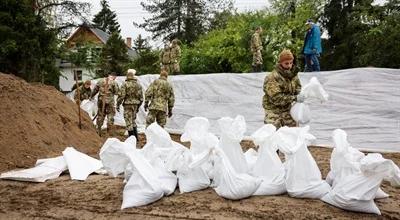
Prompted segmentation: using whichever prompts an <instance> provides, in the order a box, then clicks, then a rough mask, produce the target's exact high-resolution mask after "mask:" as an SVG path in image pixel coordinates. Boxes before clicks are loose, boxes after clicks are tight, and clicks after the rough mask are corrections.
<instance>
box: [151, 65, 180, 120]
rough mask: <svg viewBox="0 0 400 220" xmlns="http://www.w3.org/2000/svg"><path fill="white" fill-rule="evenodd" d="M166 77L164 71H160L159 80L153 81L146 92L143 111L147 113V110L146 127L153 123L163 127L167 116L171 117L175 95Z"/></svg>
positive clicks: (166, 74)
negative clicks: (155, 122)
mask: <svg viewBox="0 0 400 220" xmlns="http://www.w3.org/2000/svg"><path fill="white" fill-rule="evenodd" d="M167 77H168V73H167V72H166V71H165V70H161V72H160V78H159V79H156V80H155V81H153V82H152V83H151V84H150V86H149V88H147V90H146V94H145V101H144V110H145V111H147V109H149V114H148V115H147V118H146V127H147V126H149V125H150V124H152V123H153V122H154V121H157V123H158V124H159V125H160V126H161V127H164V126H165V124H166V123H167V115H168V117H169V118H170V117H171V116H172V108H173V107H174V103H175V95H174V90H173V89H172V86H171V84H170V83H169V82H168V81H167ZM149 103H150V105H149Z"/></svg>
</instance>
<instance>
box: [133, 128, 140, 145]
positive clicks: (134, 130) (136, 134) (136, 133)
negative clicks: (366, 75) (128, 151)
mask: <svg viewBox="0 0 400 220" xmlns="http://www.w3.org/2000/svg"><path fill="white" fill-rule="evenodd" d="M132 132H133V135H135V138H136V143H139V136H138V132H137V127H134V128H133V131H132Z"/></svg>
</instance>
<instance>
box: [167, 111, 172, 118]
mask: <svg viewBox="0 0 400 220" xmlns="http://www.w3.org/2000/svg"><path fill="white" fill-rule="evenodd" d="M171 117H172V110H170V111H168V118H171Z"/></svg>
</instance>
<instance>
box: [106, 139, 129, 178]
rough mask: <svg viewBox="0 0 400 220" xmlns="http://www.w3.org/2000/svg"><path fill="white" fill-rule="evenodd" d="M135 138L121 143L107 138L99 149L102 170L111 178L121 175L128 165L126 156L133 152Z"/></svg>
mask: <svg viewBox="0 0 400 220" xmlns="http://www.w3.org/2000/svg"><path fill="white" fill-rule="evenodd" d="M135 147H136V138H135V137H133V136H131V137H129V138H128V139H126V140H125V142H121V141H120V140H118V139H117V138H108V139H107V140H106V142H105V143H104V144H103V146H102V147H101V149H100V159H101V162H102V164H103V166H104V169H105V170H106V171H107V172H108V173H109V174H110V175H111V176H113V177H116V176H118V175H119V174H121V173H123V172H124V171H125V169H126V166H127V165H128V163H129V159H128V157H127V156H126V154H127V153H128V152H130V151H133V150H135Z"/></svg>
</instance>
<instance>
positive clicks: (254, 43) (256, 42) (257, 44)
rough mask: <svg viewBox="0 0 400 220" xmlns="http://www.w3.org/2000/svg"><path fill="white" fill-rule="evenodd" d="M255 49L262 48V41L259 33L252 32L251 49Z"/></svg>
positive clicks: (254, 50)
mask: <svg viewBox="0 0 400 220" xmlns="http://www.w3.org/2000/svg"><path fill="white" fill-rule="evenodd" d="M257 50H262V42H261V37H260V34H259V33H257V32H256V33H254V34H253V36H252V37H251V51H252V52H256V51H257Z"/></svg>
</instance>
